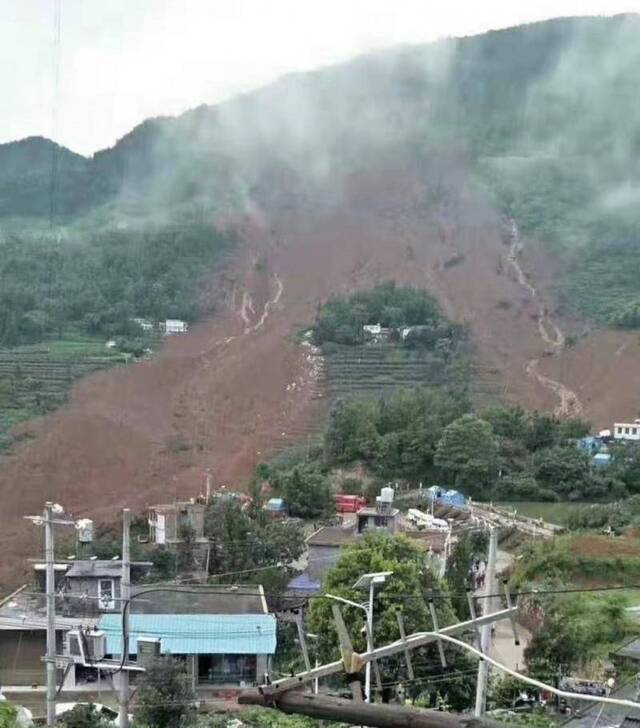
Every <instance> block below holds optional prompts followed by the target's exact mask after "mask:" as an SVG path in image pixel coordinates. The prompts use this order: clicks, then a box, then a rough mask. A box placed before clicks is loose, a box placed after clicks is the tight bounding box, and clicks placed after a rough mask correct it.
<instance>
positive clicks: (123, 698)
mask: <svg viewBox="0 0 640 728" xmlns="http://www.w3.org/2000/svg"><path fill="white" fill-rule="evenodd" d="M130 598H131V511H130V510H129V509H128V508H124V509H123V511H122V578H121V580H120V599H121V601H120V605H121V606H120V611H121V614H122V625H123V631H122V660H123V664H124V661H125V660H127V658H128V657H129V654H128V652H129V609H128V606H129V599H130ZM119 679H120V698H119V713H118V726H119V728H129V673H128V671H127V670H122V671H121V672H120V675H119Z"/></svg>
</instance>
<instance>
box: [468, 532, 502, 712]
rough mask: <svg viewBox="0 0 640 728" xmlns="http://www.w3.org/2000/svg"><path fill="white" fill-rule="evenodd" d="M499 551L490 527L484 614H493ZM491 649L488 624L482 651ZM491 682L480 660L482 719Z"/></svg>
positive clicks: (478, 700)
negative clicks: (492, 602)
mask: <svg viewBox="0 0 640 728" xmlns="http://www.w3.org/2000/svg"><path fill="white" fill-rule="evenodd" d="M497 550H498V529H497V527H495V526H491V525H490V526H489V555H488V557H487V569H486V572H485V580H484V597H485V598H484V599H483V602H484V604H483V609H482V611H483V613H485V614H486V613H490V612H491V607H492V604H491V601H492V600H491V599H489V594H493V590H494V586H495V585H494V582H495V572H496V552H497ZM490 648H491V623H490V622H487V623H486V624H483V625H482V628H481V630H480V651H481V652H482V654H484V655H486V654H488V653H489V650H490ZM488 681H489V664H488V663H487V662H486V660H480V663H479V664H478V683H477V686H476V707H475V713H474V714H475V716H476V718H481V717H482V716H483V715H484V714H485V710H486V707H487V706H486V704H487V684H488Z"/></svg>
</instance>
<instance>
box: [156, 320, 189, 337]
mask: <svg viewBox="0 0 640 728" xmlns="http://www.w3.org/2000/svg"><path fill="white" fill-rule="evenodd" d="M162 328H164V333H165V334H166V335H167V336H171V335H172V334H186V333H187V331H189V325H188V324H187V322H186V321H180V319H167V320H166V321H165V322H164V326H163V327H162Z"/></svg>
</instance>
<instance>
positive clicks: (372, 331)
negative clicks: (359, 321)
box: [362, 324, 382, 336]
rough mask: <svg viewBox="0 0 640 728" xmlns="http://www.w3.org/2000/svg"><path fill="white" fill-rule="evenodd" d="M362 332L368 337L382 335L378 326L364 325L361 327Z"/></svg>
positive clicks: (380, 327)
mask: <svg viewBox="0 0 640 728" xmlns="http://www.w3.org/2000/svg"><path fill="white" fill-rule="evenodd" d="M362 330H363V331H364V333H365V334H369V336H380V334H381V333H382V326H381V325H380V324H365V325H364V326H363V327H362Z"/></svg>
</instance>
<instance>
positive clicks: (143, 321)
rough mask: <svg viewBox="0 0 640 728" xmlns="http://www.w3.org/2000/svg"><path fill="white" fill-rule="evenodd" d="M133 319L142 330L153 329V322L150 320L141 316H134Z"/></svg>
mask: <svg viewBox="0 0 640 728" xmlns="http://www.w3.org/2000/svg"><path fill="white" fill-rule="evenodd" d="M133 321H134V323H136V324H138V326H139V327H140V328H141V329H142V330H143V331H153V324H152V323H151V321H148V320H147V319H143V318H134V319H133Z"/></svg>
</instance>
